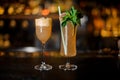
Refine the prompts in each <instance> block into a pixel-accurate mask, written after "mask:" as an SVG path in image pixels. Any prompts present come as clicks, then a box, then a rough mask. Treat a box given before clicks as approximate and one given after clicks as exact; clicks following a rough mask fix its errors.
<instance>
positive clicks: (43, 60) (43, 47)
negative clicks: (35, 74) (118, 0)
mask: <svg viewBox="0 0 120 80" xmlns="http://www.w3.org/2000/svg"><path fill="white" fill-rule="evenodd" d="M44 49H45V44H43V43H42V57H41V59H42V62H45V56H44Z"/></svg>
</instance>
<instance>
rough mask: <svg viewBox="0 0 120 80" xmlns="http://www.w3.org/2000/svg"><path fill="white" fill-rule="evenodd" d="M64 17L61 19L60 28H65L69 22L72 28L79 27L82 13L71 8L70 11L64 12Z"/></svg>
mask: <svg viewBox="0 0 120 80" xmlns="http://www.w3.org/2000/svg"><path fill="white" fill-rule="evenodd" d="M65 13H66V15H65V16H64V17H63V20H62V24H61V25H62V26H63V27H65V26H66V24H67V22H68V21H71V22H72V23H73V25H74V26H76V25H80V18H82V17H83V16H82V11H80V12H78V11H77V10H76V9H75V8H74V7H73V6H72V7H71V9H70V10H68V11H66V12H65Z"/></svg>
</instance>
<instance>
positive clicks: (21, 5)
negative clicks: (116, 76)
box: [0, 0, 120, 55]
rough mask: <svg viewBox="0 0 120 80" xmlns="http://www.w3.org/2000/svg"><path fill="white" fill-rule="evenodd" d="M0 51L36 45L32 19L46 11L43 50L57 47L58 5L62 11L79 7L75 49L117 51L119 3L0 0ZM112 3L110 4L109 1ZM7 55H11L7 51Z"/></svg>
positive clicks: (119, 27) (37, 41)
mask: <svg viewBox="0 0 120 80" xmlns="http://www.w3.org/2000/svg"><path fill="white" fill-rule="evenodd" d="M0 3H1V4H0V50H1V52H0V54H1V55H4V50H7V49H9V50H10V49H16V48H17V49H18V48H23V47H35V48H36V47H37V48H39V49H41V43H39V40H38V39H37V38H36V37H35V23H34V19H35V18H38V17H42V16H43V15H42V13H43V12H44V13H45V12H46V14H47V13H48V16H49V17H51V18H52V19H53V22H52V26H53V29H52V35H51V38H50V39H49V41H48V42H47V43H46V50H50V51H59V50H60V45H61V37H60V36H61V34H60V27H59V26H60V25H59V17H58V10H57V7H58V5H60V6H61V10H62V12H64V11H66V10H68V9H70V7H71V6H72V5H73V6H75V7H76V8H77V9H78V10H79V8H81V9H82V11H83V13H84V16H83V18H82V19H81V27H79V28H78V31H77V37H76V44H77V45H76V48H77V52H81V51H85V52H87V51H118V43H117V42H118V40H119V37H120V20H119V19H120V16H119V15H120V13H119V4H120V1H118V2H117V3H116V2H115V1H114V2H111V1H104V0H100V1H95V0H91V1H89V0H85V1H84V0H80V1H79V0H64V1H63V0H12V2H10V1H9V0H1V1H0ZM111 3H112V4H111ZM10 55H13V54H12V53H10Z"/></svg>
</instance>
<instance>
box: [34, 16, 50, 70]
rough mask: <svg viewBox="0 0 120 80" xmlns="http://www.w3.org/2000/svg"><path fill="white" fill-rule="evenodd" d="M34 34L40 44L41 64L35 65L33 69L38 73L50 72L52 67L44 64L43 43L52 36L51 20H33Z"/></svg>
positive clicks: (42, 18)
mask: <svg viewBox="0 0 120 80" xmlns="http://www.w3.org/2000/svg"><path fill="white" fill-rule="evenodd" d="M35 32H36V36H37V38H38V39H39V40H40V41H41V43H42V62H41V64H39V65H36V66H35V67H34V68H35V69H36V70H40V71H43V70H46V71H47V70H51V69H52V66H51V65H49V64H46V63H45V61H44V48H45V43H46V42H47V41H48V39H49V38H50V37H51V34H52V18H44V17H41V18H39V19H35Z"/></svg>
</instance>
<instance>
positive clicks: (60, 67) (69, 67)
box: [59, 62, 77, 71]
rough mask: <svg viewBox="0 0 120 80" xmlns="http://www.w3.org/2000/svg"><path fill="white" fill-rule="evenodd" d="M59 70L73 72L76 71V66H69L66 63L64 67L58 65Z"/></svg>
mask: <svg viewBox="0 0 120 80" xmlns="http://www.w3.org/2000/svg"><path fill="white" fill-rule="evenodd" d="M59 69H63V70H64V71H67V70H72V71H74V70H76V69H77V65H74V64H70V63H68V62H67V63H66V64H65V65H59Z"/></svg>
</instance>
